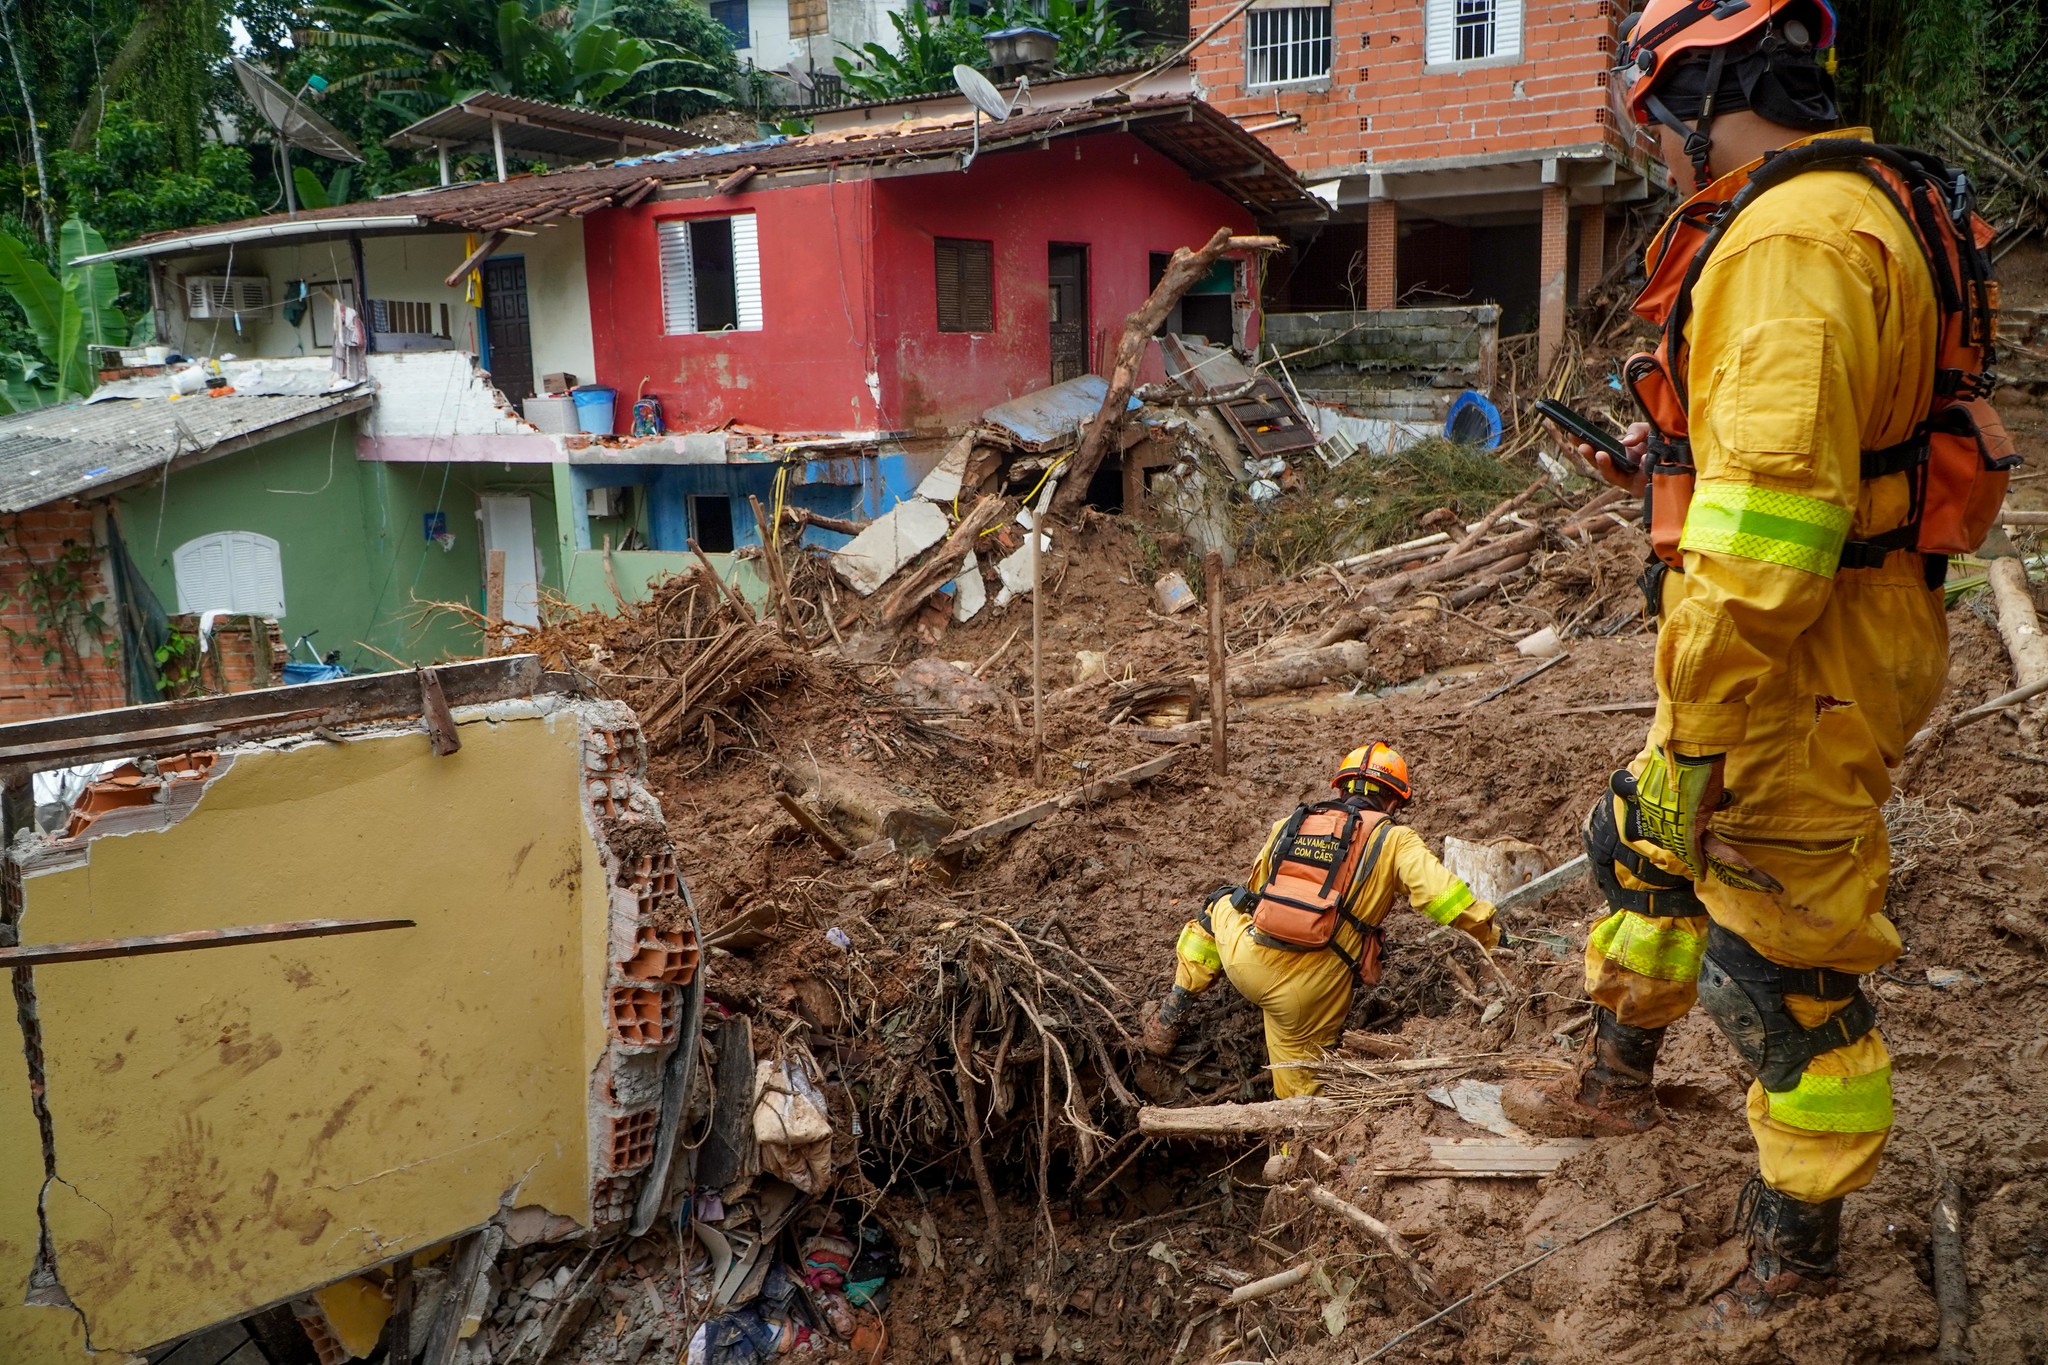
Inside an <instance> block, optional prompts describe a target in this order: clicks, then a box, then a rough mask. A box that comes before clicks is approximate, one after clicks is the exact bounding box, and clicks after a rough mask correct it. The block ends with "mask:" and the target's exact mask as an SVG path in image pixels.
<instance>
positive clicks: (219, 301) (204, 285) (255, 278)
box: [185, 275, 270, 318]
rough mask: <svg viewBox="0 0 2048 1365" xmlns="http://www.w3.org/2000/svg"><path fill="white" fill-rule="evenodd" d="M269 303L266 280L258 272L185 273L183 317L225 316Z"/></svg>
mask: <svg viewBox="0 0 2048 1365" xmlns="http://www.w3.org/2000/svg"><path fill="white" fill-rule="evenodd" d="M269 306H270V281H269V280H268V279H266V278H264V277H263V276H261V275H189V276H187V277H186V279H185V316H186V317H188V318H225V317H232V316H234V315H235V314H237V313H260V312H262V311H263V310H264V309H265V308H268V307H269Z"/></svg>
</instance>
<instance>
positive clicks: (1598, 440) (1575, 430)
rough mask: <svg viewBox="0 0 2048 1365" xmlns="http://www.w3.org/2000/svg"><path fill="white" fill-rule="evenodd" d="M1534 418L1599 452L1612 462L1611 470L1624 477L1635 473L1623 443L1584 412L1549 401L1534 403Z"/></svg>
mask: <svg viewBox="0 0 2048 1365" xmlns="http://www.w3.org/2000/svg"><path fill="white" fill-rule="evenodd" d="M1536 415H1537V416H1538V417H1541V418H1543V419H1544V420H1545V421H1548V422H1551V423H1554V424H1555V425H1556V426H1557V427H1558V429H1559V430H1561V431H1563V432H1564V433H1565V434H1566V435H1568V436H1570V437H1572V438H1573V439H1574V440H1578V441H1583V442H1585V443H1586V444H1587V445H1589V446H1591V447H1593V449H1595V450H1598V451H1602V452H1604V453H1605V454H1606V456H1607V458H1608V459H1610V460H1612V461H1614V467H1615V468H1616V469H1619V470H1620V471H1621V472H1622V473H1624V474H1633V473H1635V472H1636V461H1635V458H1634V457H1633V456H1631V455H1630V454H1629V453H1628V450H1627V448H1626V447H1625V446H1623V445H1622V443H1621V442H1620V441H1618V440H1616V439H1615V438H1614V437H1613V435H1612V434H1610V433H1609V432H1608V431H1607V430H1606V429H1605V428H1603V427H1601V426H1599V425H1597V424H1596V423H1595V422H1594V421H1593V419H1592V418H1590V417H1588V416H1586V415H1585V414H1584V413H1580V412H1574V411H1572V409H1570V408H1568V407H1566V406H1565V405H1564V404H1562V403H1559V402H1556V401H1554V400H1552V399H1549V398H1539V399H1537V400H1536Z"/></svg>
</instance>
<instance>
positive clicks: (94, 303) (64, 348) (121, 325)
mask: <svg viewBox="0 0 2048 1365" xmlns="http://www.w3.org/2000/svg"><path fill="white" fill-rule="evenodd" d="M106 249H107V244H106V241H105V239H104V238H102V237H101V236H100V235H99V233H97V232H95V231H93V229H92V228H91V227H90V226H88V225H87V224H85V223H84V222H82V221H80V220H79V219H76V218H69V219H66V220H65V222H64V226H63V229H62V230H61V231H60V232H59V233H58V250H59V253H60V254H61V255H62V256H63V258H64V259H65V260H67V261H68V260H71V259H73V258H75V257H78V256H87V255H93V254H95V253H98V252H102V251H105V250H106ZM0 290H5V291H6V293H7V296H8V298H9V299H11V300H12V301H13V303H14V306H15V307H16V308H18V309H20V310H21V313H22V315H23V316H24V317H25V318H26V319H27V320H28V325H29V329H30V330H31V331H32V332H33V333H34V336H35V344H36V350H35V352H33V353H29V352H20V351H16V352H10V353H8V354H5V355H0V408H4V410H5V411H8V412H18V411H20V410H22V409H24V408H39V407H46V406H48V405H49V404H51V403H61V402H64V401H66V400H68V399H71V398H74V397H76V398H82V397H84V396H85V395H86V394H88V393H91V392H92V386H93V380H94V371H93V366H92V362H91V354H90V352H89V350H88V348H89V347H92V346H120V345H123V344H124V343H126V341H127V340H128V320H127V319H126V318H125V317H123V316H122V314H121V310H120V309H119V308H118V307H116V306H115V303H116V300H117V299H118V298H119V297H120V295H119V283H118V281H117V280H116V278H115V274H114V267H113V265H112V263H110V262H102V263H100V264H98V265H89V266H66V267H64V269H63V271H62V273H61V275H60V274H53V273H52V272H51V270H50V268H49V267H48V266H46V265H44V264H43V262H42V260H41V259H40V258H39V256H38V254H37V253H36V251H35V250H34V249H32V248H30V247H28V246H26V245H24V244H23V242H22V241H21V239H20V238H18V237H16V236H14V235H13V234H12V233H8V232H0Z"/></svg>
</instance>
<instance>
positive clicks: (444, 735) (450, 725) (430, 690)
mask: <svg viewBox="0 0 2048 1365" xmlns="http://www.w3.org/2000/svg"><path fill="white" fill-rule="evenodd" d="M413 671H414V672H415V673H417V674H418V675H419V679H420V723H421V725H422V726H423V727H424V728H425V729H426V732H427V738H428V740H430V741H431V742H432V743H433V746H434V752H435V753H436V754H437V755H439V756H440V757H442V758H446V757H448V755H450V754H452V753H454V752H456V751H457V750H458V749H460V748H461V747H462V736H461V735H459V734H457V733H455V717H454V716H453V715H451V714H450V713H449V710H448V698H447V696H446V695H445V694H444V693H443V692H442V691H441V674H440V670H439V669H434V668H417V669H414V670H413Z"/></svg>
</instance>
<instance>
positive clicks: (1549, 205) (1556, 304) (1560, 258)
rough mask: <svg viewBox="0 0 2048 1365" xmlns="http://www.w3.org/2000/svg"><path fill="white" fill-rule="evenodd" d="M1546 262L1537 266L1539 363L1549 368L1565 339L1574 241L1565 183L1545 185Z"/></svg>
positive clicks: (1540, 366)
mask: <svg viewBox="0 0 2048 1365" xmlns="http://www.w3.org/2000/svg"><path fill="white" fill-rule="evenodd" d="M1541 232H1542V252H1543V254H1542V264H1541V265H1540V266H1538V268H1537V276H1536V280H1537V292H1536V299H1537V304H1536V309H1537V311H1536V364H1537V366H1538V367H1539V368H1541V369H1543V370H1545V371H1547V370H1549V368H1550V361H1551V358H1552V357H1554V356H1555V355H1556V354H1557V348H1558V347H1559V345H1561V344H1562V343H1563V341H1564V278H1565V261H1566V253H1567V249H1568V247H1569V245H1570V243H1571V206H1570V205H1569V204H1568V203H1567V202H1566V198H1565V187H1564V186H1562V185H1545V186H1544V187H1543V226H1542V228H1541Z"/></svg>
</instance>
